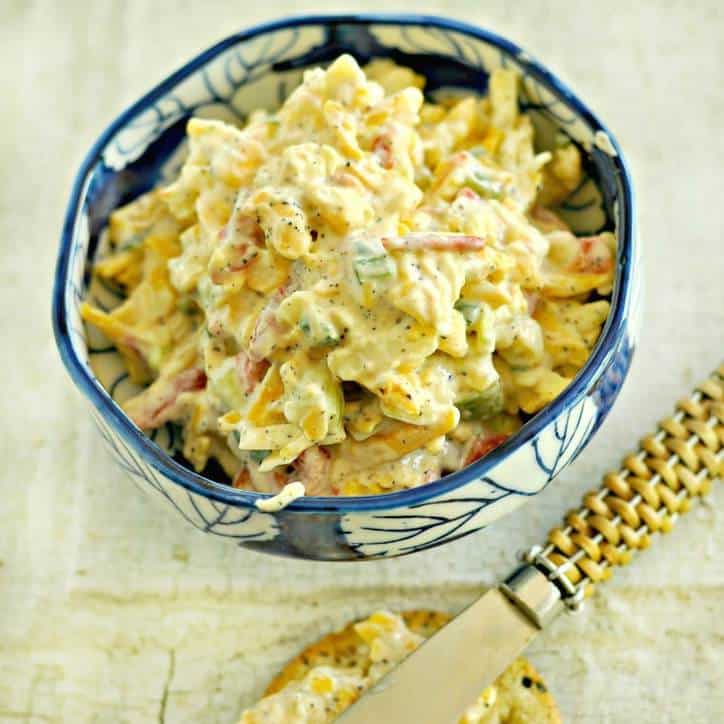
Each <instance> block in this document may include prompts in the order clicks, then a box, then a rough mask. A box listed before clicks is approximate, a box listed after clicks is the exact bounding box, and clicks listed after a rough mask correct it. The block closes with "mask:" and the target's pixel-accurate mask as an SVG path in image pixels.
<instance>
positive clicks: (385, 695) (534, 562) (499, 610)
mask: <svg viewBox="0 0 724 724" xmlns="http://www.w3.org/2000/svg"><path fill="white" fill-rule="evenodd" d="M723 470H724V364H722V365H720V366H719V368H718V369H717V370H716V371H715V372H714V373H713V374H712V375H711V376H710V377H709V378H708V379H707V380H705V381H704V382H703V383H702V384H700V385H698V386H697V388H696V389H695V391H694V392H693V393H692V395H691V396H690V397H688V398H686V399H684V400H681V401H680V402H679V403H678V404H677V406H676V411H675V413H674V414H673V415H672V416H670V417H667V418H665V419H664V420H662V421H661V422H660V423H659V426H658V429H657V430H656V432H655V433H653V434H651V435H647V436H646V437H644V438H642V440H641V442H640V446H639V449H638V451H637V452H636V453H633V454H631V455H628V456H626V457H625V458H624V459H623V460H622V463H621V466H620V468H619V469H618V470H617V471H616V472H611V473H608V474H606V475H605V476H604V477H603V481H602V485H601V486H600V487H599V488H598V490H594V491H591V492H589V493H588V494H587V495H585V496H584V498H583V505H582V506H581V507H580V508H579V509H578V510H574V511H571V512H569V513H568V515H567V516H566V520H565V525H564V526H562V527H559V528H554V529H552V530H551V531H550V533H549V534H548V542H547V544H546V545H545V546H535V547H533V548H532V549H531V550H529V551H527V552H526V553H524V554H523V555H522V556H521V558H522V562H523V565H521V566H520V567H519V568H517V570H515V571H514V572H513V573H512V574H511V575H510V576H508V577H507V578H506V579H505V580H504V581H503V583H501V584H500V585H498V586H497V587H495V588H492V589H491V590H489V591H488V592H487V593H485V594H484V595H483V596H481V597H480V598H479V599H478V600H477V601H475V602H474V603H473V604H472V605H471V606H469V607H468V608H466V609H465V610H464V611H463V612H462V613H460V614H459V615H458V616H456V617H455V618H454V619H453V620H452V621H451V622H450V623H448V624H447V625H446V626H444V627H443V628H442V629H440V631H438V632H437V633H436V634H434V635H433V636H431V637H430V638H429V639H428V640H427V641H425V642H423V644H422V645H421V646H420V647H419V648H418V649H416V651H415V652H414V653H412V654H411V655H410V656H408V657H407V658H406V659H404V660H403V661H402V663H400V664H399V665H398V666H396V667H395V668H394V669H392V671H391V672H390V673H388V674H387V675H386V676H385V677H384V678H382V679H381V680H380V681H379V682H377V683H376V684H375V685H374V686H373V687H372V688H370V689H369V690H368V691H367V692H366V693H365V694H364V696H362V697H361V698H360V699H359V701H358V702H357V703H356V704H354V705H353V706H352V707H351V708H350V709H348V710H347V712H346V713H344V714H343V715H342V716H341V717H340V718H339V719H338V721H339V722H340V723H341V724H409V723H410V722H415V724H453V723H454V722H457V721H459V718H460V716H461V715H462V714H463V712H464V711H465V709H466V708H467V707H469V706H470V704H471V703H472V702H474V701H475V700H476V699H477V697H478V696H479V694H480V692H481V691H482V690H483V689H484V688H485V687H486V686H488V685H490V684H491V683H492V682H493V681H494V680H495V679H496V677H497V676H498V675H499V674H500V673H501V672H502V671H503V670H504V669H505V668H506V667H507V666H508V665H509V664H510V663H511V662H512V661H513V659H514V658H515V657H516V656H517V655H518V654H519V653H520V652H521V651H523V649H525V648H526V647H527V646H528V644H530V643H531V641H532V640H533V639H534V638H535V637H536V636H537V635H538V634H539V633H540V632H541V631H542V630H543V629H544V628H545V627H546V626H547V625H548V624H549V623H550V622H551V621H552V620H553V619H555V618H556V617H557V616H558V615H559V614H560V613H562V612H563V611H566V610H568V611H578V610H580V609H581V608H582V606H583V602H584V599H585V598H587V597H588V596H590V595H591V593H592V592H593V590H594V587H595V586H596V584H598V583H600V582H602V581H604V580H606V579H607V578H609V577H610V575H611V572H612V569H613V567H615V566H618V565H626V564H627V563H628V562H629V561H630V560H631V558H632V555H633V553H634V552H635V551H637V550H642V549H644V548H647V547H648V546H649V545H650V543H651V536H652V534H654V533H667V532H668V531H669V530H671V528H672V526H673V524H674V522H675V521H676V519H677V517H678V516H680V515H681V514H683V513H685V512H686V511H688V510H689V508H690V507H691V503H692V502H693V501H694V500H695V499H697V498H699V497H701V496H703V495H705V494H706V493H708V492H709V490H710V489H711V484H712V482H713V481H714V480H717V479H719V478H721V477H722V471H723Z"/></svg>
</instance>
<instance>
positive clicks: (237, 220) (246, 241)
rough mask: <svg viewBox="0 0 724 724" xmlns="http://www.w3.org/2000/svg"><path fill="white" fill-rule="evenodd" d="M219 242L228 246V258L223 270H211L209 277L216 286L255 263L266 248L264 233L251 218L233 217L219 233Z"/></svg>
mask: <svg viewBox="0 0 724 724" xmlns="http://www.w3.org/2000/svg"><path fill="white" fill-rule="evenodd" d="M219 241H220V242H221V243H222V244H224V245H225V246H226V248H227V250H228V251H227V257H228V258H227V262H226V264H225V265H224V267H223V268H221V269H211V271H210V274H209V276H210V277H211V281H212V282H214V284H223V283H224V282H226V281H228V279H229V275H231V274H234V273H236V272H240V271H243V270H244V269H246V268H247V267H248V266H250V265H251V264H253V263H254V261H255V260H256V258H257V256H258V250H259V248H261V247H262V246H264V231H263V229H262V228H261V226H259V224H258V223H257V221H256V219H253V218H251V217H250V216H238V217H234V216H232V218H231V219H230V220H229V223H228V224H227V225H226V226H224V227H223V228H222V229H221V230H220V231H219Z"/></svg>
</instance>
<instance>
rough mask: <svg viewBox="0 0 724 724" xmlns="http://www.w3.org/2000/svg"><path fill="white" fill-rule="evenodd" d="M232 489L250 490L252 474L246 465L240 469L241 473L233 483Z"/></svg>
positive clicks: (235, 477)
mask: <svg viewBox="0 0 724 724" xmlns="http://www.w3.org/2000/svg"><path fill="white" fill-rule="evenodd" d="M231 487H233V488H240V489H242V490H249V489H250V488H251V474H250V473H249V469H248V468H247V467H246V465H242V466H241V468H239V472H238V473H237V474H236V475H235V476H234V479H233V480H232V481H231Z"/></svg>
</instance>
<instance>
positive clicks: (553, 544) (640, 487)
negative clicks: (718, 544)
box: [523, 364, 724, 610]
mask: <svg viewBox="0 0 724 724" xmlns="http://www.w3.org/2000/svg"><path fill="white" fill-rule="evenodd" d="M723 472H724V364H722V365H720V367H719V368H718V369H717V370H716V371H715V372H714V373H713V374H712V376H711V377H709V379H707V380H705V381H704V382H703V383H702V384H700V385H698V386H697V388H696V391H695V392H694V393H693V394H692V396H691V397H689V398H687V399H684V400H681V401H680V402H679V403H678V405H677V410H676V413H675V414H674V415H673V416H672V417H667V418H666V419H664V420H662V421H661V422H660V423H659V428H658V431H657V432H656V433H655V434H653V435H648V436H647V437H645V438H643V439H642V440H641V443H640V446H639V451H638V452H637V453H635V454H633V455H628V456H627V457H625V458H624V459H623V461H622V464H621V468H620V469H619V470H618V471H616V472H612V473H608V474H607V475H605V476H604V478H603V485H602V486H601V487H600V488H599V489H598V490H594V491H591V492H589V493H587V494H586V495H585V496H584V498H583V506H582V507H581V508H579V509H578V510H573V511H571V512H569V513H568V515H567V516H566V519H565V520H566V525H565V527H563V528H553V529H552V530H551V531H550V533H549V534H548V543H547V545H546V546H545V547H543V546H536V547H534V548H532V549H531V550H530V551H529V552H527V553H526V554H525V555H524V556H523V558H524V560H526V561H527V562H528V563H530V564H532V565H534V566H535V567H536V568H538V570H540V571H542V572H543V573H545V574H546V576H547V577H548V578H549V579H550V580H551V581H552V582H554V583H555V584H556V585H557V586H558V588H559V589H560V591H561V595H562V597H563V600H564V602H565V603H566V604H567V606H568V607H569V608H570V609H572V610H576V609H578V608H580V607H581V605H582V602H583V599H584V598H585V597H587V596H590V595H591V593H592V592H593V590H594V587H595V585H596V584H597V583H600V582H601V581H605V580H607V579H608V578H609V577H610V576H611V573H612V569H613V567H614V566H625V565H626V564H627V563H629V561H630V560H631V558H632V557H633V554H634V552H635V551H638V550H642V549H644V548H647V547H648V546H649V545H650V544H651V534H652V533H668V532H669V531H670V530H671V529H672V527H673V525H674V523H675V522H676V519H677V518H678V517H679V515H681V514H682V513H685V512H686V511H687V510H689V508H690V507H691V503H692V501H693V500H694V499H695V498H697V497H700V496H702V495H705V494H706V493H707V492H709V490H710V489H711V484H712V482H713V481H714V480H716V479H717V478H720V477H722V473H723Z"/></svg>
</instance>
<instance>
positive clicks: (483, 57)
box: [53, 15, 640, 560]
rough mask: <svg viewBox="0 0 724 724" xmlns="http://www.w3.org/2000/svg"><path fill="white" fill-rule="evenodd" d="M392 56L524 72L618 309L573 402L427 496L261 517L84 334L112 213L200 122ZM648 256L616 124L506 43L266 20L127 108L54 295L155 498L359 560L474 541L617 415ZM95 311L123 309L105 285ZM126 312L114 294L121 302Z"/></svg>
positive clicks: (128, 466) (69, 343)
mask: <svg viewBox="0 0 724 724" xmlns="http://www.w3.org/2000/svg"><path fill="white" fill-rule="evenodd" d="M343 52H344V53H351V54H352V55H354V56H355V57H356V58H357V59H358V60H359V61H361V62H367V61H369V60H370V59H371V58H374V57H390V58H393V59H394V60H396V61H397V62H399V63H402V64H404V65H408V66H411V67H412V68H414V69H415V70H416V71H417V72H418V73H422V74H423V75H425V76H426V77H427V81H428V82H427V92H429V93H431V94H432V95H434V94H435V93H438V92H440V91H441V90H446V89H447V90H449V89H458V90H459V89H464V90H466V91H468V92H469V91H474V92H477V93H484V92H485V89H486V84H487V78H488V73H489V72H490V71H491V70H493V69H494V68H497V67H499V66H509V67H513V68H516V69H518V70H519V71H520V74H521V76H522V96H521V107H522V108H523V109H524V110H526V111H527V112H528V113H530V114H531V116H532V118H533V121H534V123H535V125H536V130H537V138H538V139H539V145H540V146H541V147H542V148H546V147H549V146H550V145H552V144H553V138H554V135H555V133H556V132H560V131H562V132H564V133H565V134H567V135H568V136H569V137H570V138H571V139H572V140H573V141H574V142H576V143H577V144H578V145H579V146H580V147H581V148H582V149H584V150H585V158H586V162H585V170H586V174H585V179H584V182H583V183H582V184H581V186H580V187H579V188H578V189H577V190H576V191H575V192H574V193H573V194H572V195H571V196H570V198H569V199H568V200H567V201H566V203H565V204H564V206H563V209H562V214H563V215H564V216H565V218H566V220H567V221H568V223H570V224H571V225H572V227H573V228H574V229H575V230H576V231H577V232H579V233H584V232H588V233H593V232H597V231H600V230H601V229H604V228H606V229H614V230H615V231H616V233H617V236H618V243H619V246H618V265H617V275H616V281H615V286H614V290H613V295H612V309H611V314H610V317H609V319H608V321H607V323H606V326H605V328H604V331H603V333H602V335H601V338H600V340H599V342H598V344H597V345H596V348H595V350H594V352H593V354H592V355H591V357H590V359H589V361H588V363H587V364H586V366H585V367H584V368H583V369H582V370H581V371H580V373H579V374H578V376H577V377H576V379H575V380H574V381H573V383H572V384H571V385H570V386H569V387H568V389H567V390H566V391H565V393H564V394H563V395H561V396H560V397H559V398H558V399H556V400H555V401H554V402H553V403H552V404H551V405H549V406H548V407H547V408H545V409H544V410H543V411H541V412H540V413H538V414H537V415H535V417H533V418H532V419H531V420H529V421H528V422H527V424H525V425H524V427H523V428H522V429H521V430H520V431H519V432H518V433H517V434H516V435H515V436H513V437H512V438H510V439H509V440H508V441H507V442H506V443H505V444H504V445H502V446H501V447H499V448H498V449H496V450H495V451H493V452H491V453H490V454H489V455H487V456H486V457H485V458H483V459H481V460H479V461H478V462H476V463H474V464H473V465H470V466H469V467H467V468H465V469H464V470H461V471H459V472H456V473H454V474H452V475H448V476H447V477H445V478H443V479H441V480H439V481H437V482H434V483H430V484H428V485H425V486H422V487H419V488H415V489H412V490H406V491H403V492H397V493H391V494H388V495H376V496H370V497H355V498H321V497H320V498H303V499H300V500H298V501H297V502H295V503H293V504H292V505H290V506H289V507H288V508H287V509H286V510H284V511H282V512H280V513H278V514H269V513H262V512H260V511H258V510H257V509H256V508H255V506H254V502H255V501H256V500H257V499H258V498H259V494H257V493H253V492H248V491H243V490H235V489H233V488H231V487H229V486H226V485H223V484H221V483H217V482H214V481H212V480H209V479H207V478H205V477H202V476H201V475H198V474H196V473H194V472H193V471H191V470H189V469H188V468H186V467H184V466H183V465H182V464H181V463H179V462H177V461H176V460H175V459H174V458H173V456H172V452H173V449H174V445H175V443H176V442H177V438H178V434H177V433H176V432H175V431H174V429H173V427H172V426H170V425H169V426H167V427H166V428H165V429H162V430H160V431H157V432H156V433H155V434H154V435H153V436H152V437H147V436H145V435H144V434H142V433H141V432H140V431H139V430H138V429H137V428H136V427H135V426H134V425H133V424H131V422H130V421H129V420H128V419H127V418H126V417H125V415H124V414H123V412H122V411H121V408H120V407H119V406H118V405H117V404H116V402H118V401H122V400H123V399H125V398H126V397H127V396H128V395H129V394H131V393H132V392H133V389H132V385H131V383H130V381H129V380H128V378H127V375H126V374H125V372H124V368H123V365H122V364H121V362H120V359H119V357H118V355H117V353H116V352H115V350H114V348H113V347H112V346H109V345H108V343H107V342H105V341H104V340H103V339H102V338H100V337H98V336H97V334H96V332H95V331H94V330H87V329H86V328H85V327H84V325H83V323H82V322H81V318H80V314H79V305H80V303H81V300H82V299H83V298H84V296H85V295H86V294H87V293H88V290H87V283H88V278H89V273H88V271H89V265H90V263H91V261H92V259H93V254H94V252H95V249H96V246H97V241H98V235H99V232H100V230H101V229H102V228H103V226H104V225H105V223H106V220H107V218H108V214H109V212H110V211H111V210H112V209H113V208H114V207H115V206H117V205H118V204H119V203H123V202H127V201H129V200H130V199H132V198H133V197H135V196H137V195H138V194H140V193H142V192H144V191H147V190H148V189H150V188H151V187H153V186H154V185H156V184H157V183H159V182H161V181H164V180H167V179H170V178H171V177H172V176H173V175H174V174H175V173H176V172H177V170H178V168H179V166H180V163H181V161H182V158H183V155H182V154H183V137H184V129H185V126H186V122H187V120H188V118H189V117H190V116H192V115H203V116H207V117H208V116H212V117H219V118H230V119H232V120H236V121H240V120H243V119H244V117H245V116H246V114H247V113H248V112H249V111H251V110H252V109H254V108H257V107H270V108H271V107H274V106H277V105H278V104H279V103H280V102H281V101H282V100H283V99H284V98H285V97H286V95H287V94H288V93H289V91H290V90H291V89H292V88H293V87H294V86H295V85H297V84H298V83H299V82H300V80H301V76H302V73H303V71H304V70H305V69H306V68H309V67H311V66H316V65H319V64H324V63H328V62H330V61H331V60H332V59H334V58H335V57H336V56H338V55H339V54H340V53H343ZM639 265H640V263H639V248H638V244H637V242H636V238H635V228H634V202H633V194H632V187H631V179H630V176H629V172H628V170H627V167H626V163H625V161H624V158H623V155H622V154H621V150H620V148H619V146H618V144H617V143H616V141H615V140H614V138H613V137H612V136H611V134H610V133H609V132H608V131H607V129H606V128H605V126H603V124H602V123H601V122H600V121H599V120H598V119H597V118H596V116H594V115H593V113H592V112H591V111H589V110H588V108H587V107H586V106H585V105H584V103H583V102H582V101H581V100H579V99H578V98H577V97H576V96H575V95H574V94H573V93H572V92H571V91H570V90H569V89H568V88H567V87H566V86H565V85H563V83H561V82H560V81H559V80H557V79H556V77H555V76H554V75H553V74H552V73H551V72H550V71H548V70H547V69H546V68H545V67H544V66H543V65H542V64H540V63H539V62H537V61H536V60H534V59H533V58H531V57H530V56H529V55H528V54H527V53H525V52H524V51H522V50H521V49H520V48H518V47H517V46H515V45H514V44H513V43H511V42H510V41H508V40H506V39H504V38H501V37H500V36H497V35H495V34H493V33H491V32H488V31H486V30H482V29H480V28H477V27H473V26H470V25H465V24H463V23H459V22H454V21H451V20H445V19H442V18H435V17H423V16H402V15H387V16H377V15H349V16H324V17H301V18H293V19H286V20H282V21H280V22H275V23H270V24H267V25H262V26H258V27H255V28H252V29H251V30H246V31H243V32H240V33H237V34H236V35H232V36H231V37H229V38H227V39H225V40H223V41H222V42H220V43H218V44H217V45H215V46H213V47H212V48H209V49H208V50H206V51H205V52H203V53H201V55H199V56H197V57H196V58H194V59H193V60H191V61H190V62H188V63H187V64H186V65H185V66H184V67H183V68H181V69H180V70H178V71H176V72H175V73H173V74H172V75H170V76H169V77H168V78H166V80H164V81H163V82H162V83H160V84H159V85H158V86H156V87H155V88H154V89H153V90H152V91H150V92H149V93H147V94H146V95H145V96H143V98H141V99H140V100H139V101H138V102H136V103H135V104H133V106H131V107H130V108H129V109H128V110H126V111H125V112H124V113H122V114H121V115H120V116H119V117H118V118H117V119H116V120H115V121H114V122H113V123H112V124H111V125H110V126H109V127H108V129H107V130H106V131H105V132H104V133H103V134H102V135H101V137H100V138H99V139H98V141H97V142H96V143H95V144H94V146H93V147H92V148H91V149H90V151H89V153H88V155H87V157H86V159H85V161H84V162H83V164H82V166H81V168H80V170H79V172H78V176H77V178H76V181H75V185H74V187H73V190H72V194H71V198H70V202H69V205H68V211H67V217H66V220H65V225H64V228H63V233H62V238H61V245H60V252H59V257H58V264H57V271H56V279H55V289H54V296H53V321H54V327H55V334H56V339H57V343H58V347H59V349H60V353H61V356H62V358H63V361H64V363H65V365H66V367H67V368H68V371H69V372H70V375H71V377H72V379H73V381H74V382H75V384H76V385H77V386H78V387H79V388H80V390H81V391H82V392H83V394H84V395H85V396H86V397H87V398H88V401H89V402H90V408H91V412H92V414H93V418H94V419H95V421H96V423H97V426H98V429H99V431H100V434H101V435H102V437H103V439H104V440H105V442H106V443H107V444H108V447H109V449H110V450H111V452H112V454H113V456H114V457H115V458H116V460H117V461H118V463H119V464H120V465H121V466H122V467H123V468H124V469H125V470H126V471H127V473H128V474H129V475H130V476H131V477H132V478H133V479H135V481H136V482H137V483H138V484H139V487H140V488H142V489H143V490H145V491H146V492H147V493H148V495H149V496H151V497H152V498H155V499H157V500H159V501H161V502H162V503H163V504H165V505H166V506H167V507H169V508H170V509H173V510H174V511H175V512H176V513H177V514H178V515H180V516H181V517H182V518H184V519H185V520H186V521H188V522H189V523H191V524H192V525H194V526H196V527H197V528H198V529H200V530H202V531H204V532H206V533H208V534H209V535H213V536H217V537H219V538H224V539H227V540H228V541H230V542H232V543H234V544H236V545H242V546H247V547H250V548H255V549H257V550H260V551H265V552H270V553H278V554H284V555H291V556H298V557H302V558H312V559H322V560H332V559H334V560H359V559H364V558H381V557H387V556H397V555H403V554H407V553H412V552H414V551H420V550H424V549H427V548H430V547H432V546H437V545H440V544H441V543H446V542H448V541H452V540H455V539H456V538H460V537H461V536H464V535H468V534H469V533H473V532H475V531H478V530H480V529H482V528H484V527H486V526H487V525H489V524H490V523H492V522H493V521H494V520H496V519H497V518H500V517H501V516H503V515H505V514H506V513H509V512H510V511H512V510H514V509H515V508H517V507H518V506H519V505H521V504H522V503H524V502H525V501H527V500H529V499H530V498H531V497H533V496H534V495H536V494H537V493H539V492H540V491H541V490H543V489H544V488H545V487H546V486H547V485H548V484H549V483H550V482H551V481H552V480H553V479H554V478H555V477H556V475H557V474H558V473H559V472H560V471H561V470H562V469H563V468H564V467H565V466H566V465H568V464H569V463H570V462H571V461H572V460H573V459H574V458H575V457H576V456H577V455H578V454H579V453H580V452H581V450H583V448H584V447H585V446H586V444H587V443H588V442H589V440H590V439H591V437H592V436H593V434H594V433H595V432H596V430H597V429H598V427H599V426H600V424H601V422H602V421H603V419H604V418H605V417H606V415H607V413H608V412H609V410H610V409H611V406H612V404H613V402H614V400H615V399H616V396H617V395H618V392H619V390H620V388H621V385H622V383H623V380H624V378H625V376H626V373H627V371H628V369H629V365H630V363H631V355H632V351H633V348H634V345H635V337H636V318H637V314H638V311H639V303H638V299H639V296H638V283H639V278H640V269H639ZM98 295H99V296H104V295H110V297H109V298H105V299H101V298H96V299H95V301H96V302H97V303H100V304H113V303H114V299H113V298H112V297H113V292H112V290H105V291H103V290H101V292H99V293H98ZM115 301H117V300H115Z"/></svg>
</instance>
